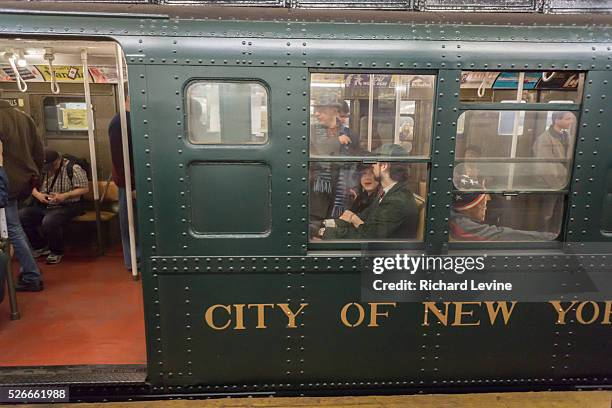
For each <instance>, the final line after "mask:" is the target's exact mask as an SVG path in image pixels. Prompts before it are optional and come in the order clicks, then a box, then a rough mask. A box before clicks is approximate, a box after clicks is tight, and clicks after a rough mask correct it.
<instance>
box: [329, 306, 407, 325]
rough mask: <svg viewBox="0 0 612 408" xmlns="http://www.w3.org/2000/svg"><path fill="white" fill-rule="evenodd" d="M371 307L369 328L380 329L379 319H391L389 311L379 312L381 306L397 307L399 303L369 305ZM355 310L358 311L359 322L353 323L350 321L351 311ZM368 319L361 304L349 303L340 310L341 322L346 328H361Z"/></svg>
mask: <svg viewBox="0 0 612 408" xmlns="http://www.w3.org/2000/svg"><path fill="white" fill-rule="evenodd" d="M368 305H369V314H370V319H369V320H370V322H369V323H368V327H379V326H380V324H379V323H378V318H379V317H389V311H388V310H387V311H385V310H379V307H380V306H392V307H395V306H396V305H397V303H395V302H389V303H384V302H382V303H368ZM351 308H354V309H355V310H356V311H357V320H355V321H354V322H353V323H351V322H350V321H349V317H348V314H349V309H351ZM365 317H366V309H365V308H364V307H363V306H362V305H361V304H359V303H347V304H345V305H344V306H343V307H342V309H341V310H340V320H341V321H342V324H344V325H345V326H346V327H357V326H360V325H361V324H362V323H363V322H364V320H365Z"/></svg>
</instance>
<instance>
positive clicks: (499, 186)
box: [453, 110, 576, 192]
mask: <svg viewBox="0 0 612 408" xmlns="http://www.w3.org/2000/svg"><path fill="white" fill-rule="evenodd" d="M461 116H462V121H463V123H464V125H463V129H462V130H463V132H462V133H460V134H457V141H456V155H455V160H456V162H455V169H454V175H453V176H454V177H453V180H454V184H455V187H456V188H459V184H458V183H459V182H460V181H461V177H462V176H465V175H467V176H470V177H473V178H476V179H478V180H479V181H482V183H483V184H484V187H485V188H486V189H487V190H488V191H499V192H504V191H558V190H562V189H564V188H565V187H566V186H567V183H568V181H569V176H570V172H571V165H572V158H573V150H574V143H575V132H576V126H575V124H576V117H575V116H574V114H573V113H571V112H565V111H556V112H545V111H542V112H535V111H532V112H526V111H478V110H476V111H468V112H465V113H463V114H462V115H461ZM504 116H506V117H508V118H507V119H504V120H507V121H508V122H509V124H507V125H504V132H501V131H500V128H501V127H502V126H500V125H499V123H500V121H501V120H502V119H501V118H502V117H504ZM510 123H511V125H510ZM549 123H550V124H549ZM519 125H520V126H519ZM464 188H468V189H470V188H469V186H467V187H466V186H464ZM479 188H480V187H478V186H475V188H473V190H478V189H479Z"/></svg>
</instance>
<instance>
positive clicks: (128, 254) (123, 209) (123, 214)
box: [119, 187, 140, 271]
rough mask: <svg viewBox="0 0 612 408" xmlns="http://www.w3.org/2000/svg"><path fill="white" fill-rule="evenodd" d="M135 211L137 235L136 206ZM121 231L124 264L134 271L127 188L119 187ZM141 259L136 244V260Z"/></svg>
mask: <svg viewBox="0 0 612 408" xmlns="http://www.w3.org/2000/svg"><path fill="white" fill-rule="evenodd" d="M132 208H133V209H134V233H136V231H137V230H136V206H132ZM119 229H121V245H122V246H123V262H124V263H125V267H126V268H127V269H128V270H130V271H131V270H132V251H131V250H130V224H129V222H128V207H127V194H126V192H125V187H119ZM139 257H140V251H139V248H138V243H136V259H138V258H139Z"/></svg>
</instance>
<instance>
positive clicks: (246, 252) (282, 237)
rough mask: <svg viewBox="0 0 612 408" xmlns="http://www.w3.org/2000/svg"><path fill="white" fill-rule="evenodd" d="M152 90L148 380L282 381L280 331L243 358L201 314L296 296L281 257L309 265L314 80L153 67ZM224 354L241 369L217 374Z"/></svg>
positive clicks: (147, 159)
mask: <svg viewBox="0 0 612 408" xmlns="http://www.w3.org/2000/svg"><path fill="white" fill-rule="evenodd" d="M130 74H132V71H130ZM132 77H134V75H132ZM146 78H147V88H146V89H143V90H144V91H145V93H144V94H142V93H141V94H140V95H144V99H140V100H138V101H137V100H135V99H133V105H134V116H133V118H134V120H135V123H136V125H137V127H141V128H142V133H143V134H144V135H145V138H144V140H143V141H144V145H143V146H142V148H141V149H138V151H137V152H135V154H136V160H137V161H140V162H141V163H143V164H144V166H143V167H141V168H143V169H144V172H143V173H141V176H142V177H140V178H139V179H140V180H141V181H144V182H145V183H144V184H140V185H139V187H142V193H141V194H139V197H142V198H139V207H138V211H139V215H140V214H142V215H141V219H143V220H146V222H145V223H144V224H143V225H142V227H143V231H142V233H141V234H140V236H141V237H142V238H143V239H144V240H145V242H143V243H142V250H143V258H144V260H145V262H148V266H147V265H145V267H144V270H145V273H143V285H144V288H145V293H150V294H151V295H152V296H153V300H154V301H153V302H151V303H149V304H147V305H145V307H148V310H147V313H146V315H147V318H148V336H147V338H148V339H149V340H148V341H149V343H148V347H147V349H148V350H149V351H148V352H149V354H148V362H149V365H148V367H149V378H151V379H152V380H153V381H159V380H160V379H165V380H167V381H180V379H181V376H183V377H185V378H188V379H189V381H192V380H194V379H197V380H198V381H203V382H206V381H235V379H236V376H247V377H249V378H251V377H253V376H255V377H257V378H260V379H263V378H275V375H277V373H279V372H284V371H285V366H286V362H285V358H284V357H283V350H285V349H286V344H285V342H284V340H283V339H284V338H285V336H284V334H283V329H282V325H281V324H274V325H272V324H270V327H269V329H268V330H265V333H264V331H260V333H258V334H257V335H256V336H254V337H253V338H252V339H251V340H250V341H249V346H248V347H247V348H246V349H245V348H244V347H243V346H244V338H243V337H242V336H227V335H219V336H214V335H213V336H210V333H208V332H207V331H206V330H205V329H204V328H203V327H202V324H201V316H200V307H203V306H200V305H201V304H207V305H213V304H228V303H241V302H243V301H247V302H249V303H262V304H263V303H269V302H270V301H271V299H276V298H278V294H279V293H283V291H286V290H287V288H288V287H291V285H292V283H291V279H290V278H291V277H290V276H288V273H287V263H286V261H285V259H284V257H283V256H286V255H294V256H295V255H302V254H305V252H306V242H307V237H306V230H305V229H304V228H303V225H304V222H305V220H306V217H307V195H306V194H307V192H306V191H305V185H306V180H307V179H306V177H307V176H308V173H307V162H306V157H307V156H306V154H307V146H308V144H307V135H308V133H307V131H308V103H307V101H308V97H307V95H308V72H307V71H306V70H305V69H296V68H282V67H273V68H270V67H266V68H263V67H261V68H260V67H227V66H222V67H217V66H209V67H206V68H203V67H193V66H192V67H190V66H183V67H177V66H147V67H146ZM139 84H140V83H138V82H137V83H134V86H135V87H136V86H138V85H139ZM139 92H140V89H139V88H134V89H133V90H132V95H138V94H139ZM153 124H154V125H153ZM139 154H140V157H139ZM137 173H138V171H137ZM149 268H150V269H149ZM294 268H296V269H299V268H300V265H298V264H297V263H295V265H294ZM147 270H150V271H151V274H149V273H147ZM202 310H203V309H202ZM245 313H246V314H252V313H253V310H252V308H251V309H249V310H246V309H245ZM277 317H278V315H276V316H270V317H268V319H269V320H268V322H270V323H273V322H274V321H275V320H276V318H277ZM277 323H278V322H277ZM192 328H193V330H192ZM186 342H187V343H186ZM185 344H193V348H192V347H191V346H189V347H186V346H185ZM199 344H206V345H207V346H206V347H197V345H199ZM179 350H182V351H179ZM217 350H233V351H232V353H237V355H240V356H244V358H241V357H240V358H236V359H233V360H232V361H233V363H232V364H231V367H230V366H228V365H223V367H221V366H220V365H219V361H220V360H219V358H218V354H217ZM257 355H267V356H270V358H269V360H267V361H266V365H265V366H264V365H258V366H257V367H254V365H253V364H250V362H252V361H253V357H254V356H257ZM162 358H163V359H162ZM192 361H193V362H195V361H198V363H197V364H193V365H192V364H191V362H192Z"/></svg>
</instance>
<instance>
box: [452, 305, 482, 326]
mask: <svg viewBox="0 0 612 408" xmlns="http://www.w3.org/2000/svg"><path fill="white" fill-rule="evenodd" d="M463 305H476V306H480V305H481V303H480V302H457V303H455V321H454V322H453V323H452V324H451V326H480V319H478V320H477V321H474V322H469V323H468V322H464V321H463V318H464V316H467V317H473V316H474V311H473V310H468V311H463Z"/></svg>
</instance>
